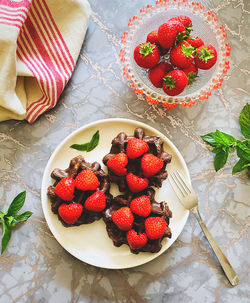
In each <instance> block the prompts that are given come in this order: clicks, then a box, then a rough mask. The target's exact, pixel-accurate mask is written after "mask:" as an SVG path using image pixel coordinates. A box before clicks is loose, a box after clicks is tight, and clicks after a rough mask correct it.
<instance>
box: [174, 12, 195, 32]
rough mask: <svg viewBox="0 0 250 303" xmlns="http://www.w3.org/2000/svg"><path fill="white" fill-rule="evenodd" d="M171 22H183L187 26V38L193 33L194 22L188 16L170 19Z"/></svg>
mask: <svg viewBox="0 0 250 303" xmlns="http://www.w3.org/2000/svg"><path fill="white" fill-rule="evenodd" d="M169 21H179V22H181V23H182V24H183V25H184V26H185V29H186V36H189V35H190V32H191V31H192V20H191V19H190V18H189V17H188V16H185V15H180V16H177V17H174V18H172V19H170V20H169Z"/></svg>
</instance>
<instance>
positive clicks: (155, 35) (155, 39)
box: [147, 30, 169, 56]
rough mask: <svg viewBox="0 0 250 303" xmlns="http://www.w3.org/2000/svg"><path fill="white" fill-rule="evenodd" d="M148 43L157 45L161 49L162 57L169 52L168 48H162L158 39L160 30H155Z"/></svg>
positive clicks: (151, 33) (150, 34)
mask: <svg viewBox="0 0 250 303" xmlns="http://www.w3.org/2000/svg"><path fill="white" fill-rule="evenodd" d="M147 42H150V43H152V44H155V45H156V46H157V47H158V48H159V50H160V54H161V56H164V55H166V54H167V53H168V51H169V49H168V48H163V47H161V45H160V43H159V39H158V30H154V31H152V32H150V33H149V34H148V36H147Z"/></svg>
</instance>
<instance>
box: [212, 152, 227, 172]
mask: <svg viewBox="0 0 250 303" xmlns="http://www.w3.org/2000/svg"><path fill="white" fill-rule="evenodd" d="M228 155H229V147H227V148H226V149H225V150H223V149H220V150H218V151H217V153H216V155H215V157H214V167H215V170H216V171H218V170H219V169H221V168H222V167H223V166H224V165H225V164H226V162H227V158H228Z"/></svg>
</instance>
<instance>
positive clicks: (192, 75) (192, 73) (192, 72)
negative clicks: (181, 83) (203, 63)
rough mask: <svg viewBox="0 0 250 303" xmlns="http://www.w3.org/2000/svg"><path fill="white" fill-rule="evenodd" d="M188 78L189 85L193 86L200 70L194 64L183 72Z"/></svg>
mask: <svg viewBox="0 0 250 303" xmlns="http://www.w3.org/2000/svg"><path fill="white" fill-rule="evenodd" d="M182 71H183V72H184V73H185V74H186V75H187V77H188V84H189V85H190V84H192V83H193V82H194V81H195V79H196V78H197V74H198V68H197V67H196V66H195V65H194V64H193V63H192V64H191V65H190V66H189V67H187V68H184V69H183V70H182Z"/></svg>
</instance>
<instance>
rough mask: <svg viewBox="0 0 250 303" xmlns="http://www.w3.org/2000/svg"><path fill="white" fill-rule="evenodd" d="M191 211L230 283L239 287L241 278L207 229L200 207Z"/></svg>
mask: <svg viewBox="0 0 250 303" xmlns="http://www.w3.org/2000/svg"><path fill="white" fill-rule="evenodd" d="M191 210H192V213H193V214H194V216H195V217H196V219H197V220H198V222H199V224H200V227H201V228H202V230H203V232H204V234H205V236H206V238H207V240H208V242H209V244H210V246H211V248H212V249H213V251H214V253H215V255H216V257H217V258H218V261H219V263H220V265H221V267H222V269H223V270H224V272H225V274H226V276H227V278H228V280H229V282H230V283H231V284H232V285H233V286H236V285H238V284H239V278H238V276H237V274H236V272H235V271H234V269H233V267H232V265H231V264H230V263H229V261H228V259H227V258H226V257H225V255H224V254H223V252H222V250H221V249H220V247H219V245H218V244H217V243H216V241H215V240H214V238H213V236H212V235H211V234H210V232H209V230H208V229H207V227H206V225H205V223H204V222H203V220H202V218H201V215H200V213H199V210H198V207H197V206H196V207H194V208H193V209H191Z"/></svg>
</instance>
